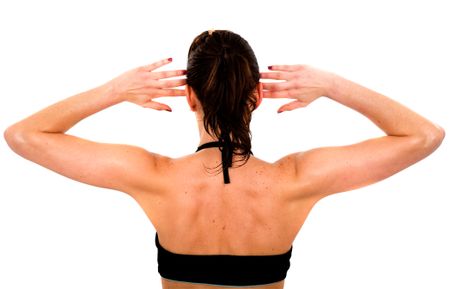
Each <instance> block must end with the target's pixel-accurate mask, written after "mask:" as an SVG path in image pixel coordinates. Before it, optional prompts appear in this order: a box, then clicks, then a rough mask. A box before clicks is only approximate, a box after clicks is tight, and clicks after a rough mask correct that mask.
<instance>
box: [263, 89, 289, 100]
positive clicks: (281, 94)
mask: <svg viewBox="0 0 450 289" xmlns="http://www.w3.org/2000/svg"><path fill="white" fill-rule="evenodd" d="M263 98H292V94H291V93H289V90H277V91H270V90H266V91H263Z"/></svg>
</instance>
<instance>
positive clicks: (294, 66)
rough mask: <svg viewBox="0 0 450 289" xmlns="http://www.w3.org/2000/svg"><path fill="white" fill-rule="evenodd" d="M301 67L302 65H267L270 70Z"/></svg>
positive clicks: (287, 69)
mask: <svg viewBox="0 0 450 289" xmlns="http://www.w3.org/2000/svg"><path fill="white" fill-rule="evenodd" d="M301 67H302V65H271V66H269V69H270V70H279V71H291V72H292V71H297V70H299V69H300V68H301Z"/></svg>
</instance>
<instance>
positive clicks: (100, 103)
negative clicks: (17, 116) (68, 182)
mask: <svg viewBox="0 0 450 289" xmlns="http://www.w3.org/2000/svg"><path fill="white" fill-rule="evenodd" d="M120 102H121V100H119V98H118V97H116V95H115V94H114V93H113V91H112V88H111V87H110V86H109V85H107V84H104V85H101V86H99V87H96V88H93V89H90V90H88V91H85V92H82V93H79V94H77V95H74V96H71V97H69V98H66V99H64V100H61V101H59V102H57V103H55V104H52V105H50V106H48V107H46V108H44V109H42V110H40V111H38V112H36V113H34V114H32V115H31V116H29V117H27V118H25V119H23V120H21V121H19V122H17V123H15V124H14V125H12V126H10V127H9V128H8V130H13V131H15V132H21V133H35V132H44V133H64V132H66V131H67V130H69V129H70V128H71V127H73V126H74V125H75V124H77V123H78V122H79V121H81V120H82V119H84V118H86V117H88V116H90V115H92V114H95V113H97V112H99V111H101V110H104V109H106V108H108V107H110V106H112V105H115V104H118V103H120Z"/></svg>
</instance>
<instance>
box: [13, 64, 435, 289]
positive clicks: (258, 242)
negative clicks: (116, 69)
mask: <svg viewBox="0 0 450 289" xmlns="http://www.w3.org/2000/svg"><path fill="white" fill-rule="evenodd" d="M169 62H170V61H168V60H163V61H160V62H158V63H154V64H151V65H148V66H145V67H141V68H138V69H135V70H131V71H129V72H127V73H124V74H123V75H121V76H119V77H117V78H115V79H113V80H111V81H110V82H108V83H106V84H104V85H102V86H100V87H98V88H95V89H93V90H90V91H87V92H84V93H81V94H79V95H75V96H73V97H70V98H68V99H66V100H63V101H61V102H59V103H56V104H54V105H52V106H50V107H48V108H46V109H44V110H42V111H39V112H37V113H35V114H34V115H31V116H30V117H28V118H26V119H24V120H22V121H20V122H18V123H16V124H14V125H12V126H11V127H9V128H8V129H7V130H6V131H5V139H6V140H7V142H8V144H9V146H10V147H11V148H12V149H13V150H14V151H15V152H16V153H18V154H19V155H21V156H23V157H24V158H26V159H28V160H30V161H33V162H35V163H37V164H40V165H42V166H44V167H46V168H48V169H51V170H53V171H55V172H57V173H59V174H61V175H64V176H67V177H69V178H72V179H74V180H76V181H79V182H83V183H86V184H90V185H94V186H98V187H104V188H110V189H115V190H119V191H122V192H124V193H127V194H129V195H130V196H131V197H133V198H134V199H135V200H136V201H137V202H138V203H139V205H140V206H141V207H142V209H143V210H144V211H145V213H146V215H147V216H148V218H149V219H150V221H151V222H152V224H153V225H154V227H155V229H156V230H157V232H158V235H159V239H160V243H161V245H162V246H163V247H165V248H166V249H167V250H169V251H172V252H174V253H183V254H232V255H273V254H281V253H284V252H286V251H287V250H289V248H290V247H291V245H292V243H293V241H294V239H295V237H296V235H297V234H298V232H299V230H300V229H301V227H302V225H303V223H304V222H305V220H306V218H307V216H308V214H309V212H310V211H311V209H312V208H313V206H314V204H316V203H317V202H318V201H319V200H320V199H322V198H324V197H326V196H328V195H330V194H334V193H339V192H345V191H349V190H353V189H356V188H359V187H362V186H367V185H369V184H372V183H375V182H378V181H381V180H383V179H385V178H387V177H389V176H391V175H393V174H395V173H397V172H399V171H401V170H403V169H405V168H406V167H408V166H410V165H412V164H414V163H416V162H418V161H420V160H421V159H423V158H425V157H426V156H428V155H429V154H431V153H432V152H433V151H434V150H435V149H436V148H437V147H438V146H439V145H440V143H441V142H442V140H443V138H444V131H443V129H442V128H440V127H439V126H437V125H435V124H433V123H432V122H430V121H429V120H427V119H425V118H424V117H422V116H420V115H419V114H417V113H415V112H413V111H411V110H410V109H408V108H406V107H405V106H403V105H401V104H399V103H397V102H395V101H393V100H391V99H389V98H388V97H386V96H383V95H381V94H379V93H377V92H374V91H372V90H369V89H367V88H365V87H363V86H361V85H358V84H356V83H353V82H351V81H349V80H346V79H344V78H342V77H340V76H338V75H335V74H332V73H329V72H325V71H321V70H318V69H315V68H313V67H310V66H305V65H289V66H287V65H283V66H273V67H272V70H273V71H272V72H265V73H261V77H262V78H263V79H277V80H284V82H277V83H274V82H273V83H261V84H260V85H259V86H258V87H257V89H256V90H255V94H257V96H258V99H259V100H258V104H259V103H260V102H261V99H262V98H263V97H267V98H292V99H293V102H291V103H289V104H287V105H284V106H282V107H280V109H279V111H280V112H283V111H288V110H294V109H297V108H300V107H305V106H307V105H308V104H309V103H311V102H313V101H314V100H316V99H317V98H319V97H328V98H329V99H331V100H333V101H336V102H338V103H341V104H342V105H345V106H347V107H349V108H352V109H354V110H355V111H357V112H359V113H361V114H363V115H364V116H366V117H367V118H368V119H369V120H371V121H372V122H373V123H374V124H375V125H377V126H379V127H380V128H381V129H382V130H383V131H384V132H385V133H386V136H383V137H378V138H374V139H369V140H365V141H363V142H360V143H356V144H352V145H348V146H340V147H323V148H316V149H312V150H309V151H305V152H298V153H293V154H290V155H288V156H285V157H283V158H281V159H280V160H278V161H276V162H274V163H268V162H265V161H263V160H261V159H259V158H257V157H255V156H251V157H250V159H249V160H248V162H247V163H246V164H245V165H244V166H242V167H239V168H236V167H235V168H231V169H230V179H231V183H230V184H226V185H225V184H224V183H223V178H222V175H221V174H217V175H211V174H208V173H207V172H206V171H205V170H204V169H203V168H204V166H208V167H215V166H216V165H217V164H219V163H220V161H221V156H220V152H219V150H218V148H211V149H205V150H202V151H200V152H197V153H194V154H191V155H187V156H184V157H182V158H176V159H175V158H169V157H166V156H162V155H159V154H156V153H152V152H149V151H147V150H145V149H142V148H139V147H135V146H130V145H119V144H105V143H97V142H92V141H88V140H85V139H81V138H78V137H75V136H71V135H68V134H66V133H65V132H66V131H67V130H68V129H69V128H70V127H72V126H73V125H75V124H76V123H77V122H79V121H80V120H82V119H83V118H86V117H88V116H89V115H91V114H93V113H96V112H98V111H100V110H102V109H105V108H107V107H109V106H111V105H115V104H117V103H120V102H122V101H129V102H132V103H135V104H137V105H141V106H143V107H149V108H153V109H158V110H162V109H169V107H168V106H167V105H165V104H161V103H157V102H155V101H153V99H154V98H157V97H160V96H167V95H173V96H185V97H186V98H187V100H188V103H189V106H190V108H191V110H192V111H193V112H195V115H196V118H197V121H198V124H199V133H200V142H199V145H200V144H203V143H206V142H208V141H212V140H215V139H214V138H212V137H211V136H209V135H208V134H207V133H206V132H205V130H204V129H203V126H202V110H201V105H200V103H199V102H198V100H197V98H196V96H195V94H194V93H193V91H192V89H190V88H189V86H186V88H185V90H178V89H176V87H178V86H182V85H185V84H186V83H185V80H184V79H183V80H165V78H167V77H172V76H180V75H183V74H184V72H183V71H181V70H174V71H169V72H164V73H163V72H153V70H154V69H156V68H158V67H161V66H163V65H165V64H167V63H169ZM374 155H376V158H374V157H373V156H374ZM66 164H71V165H70V166H68V165H66ZM249 180H251V181H249ZM162 286H163V288H164V289H169V288H170V289H177V288H186V289H211V288H220V286H210V285H200V284H188V283H180V282H174V281H170V280H165V279H162ZM283 286H284V282H283V281H282V282H278V283H275V284H271V285H265V286H254V287H251V288H254V289H269V288H270V289H281V288H283Z"/></svg>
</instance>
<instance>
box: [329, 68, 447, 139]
mask: <svg viewBox="0 0 450 289" xmlns="http://www.w3.org/2000/svg"><path fill="white" fill-rule="evenodd" d="M328 94H329V95H327V96H328V97H329V98H331V99H333V100H335V101H337V102H339V103H341V104H343V105H345V106H347V107H349V108H352V109H354V110H356V111H357V112H359V113H361V114H363V115H364V116H366V117H367V118H369V119H370V120H371V121H372V122H373V123H374V124H375V125H377V126H378V127H379V128H380V129H381V130H383V131H384V132H385V133H386V134H387V135H391V136H417V137H425V138H432V139H433V138H436V137H439V138H441V137H443V136H441V135H443V133H444V131H443V130H442V128H440V127H439V126H437V125H435V124H434V123H432V122H431V121H429V120H428V119H426V118H424V117H422V116H420V115H419V114H417V113H416V112H414V111H412V110H411V109H409V108H407V107H405V106H404V105H402V104H400V103H398V102H396V101H395V100H393V99H390V98H389V97H387V96H384V95H382V94H380V93H377V92H375V91H373V90H370V89H368V88H366V87H364V86H362V85H359V84H357V83H354V82H352V81H350V80H347V79H344V78H342V77H339V76H336V77H335V78H334V81H333V85H331V87H330V90H329V93H328Z"/></svg>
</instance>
